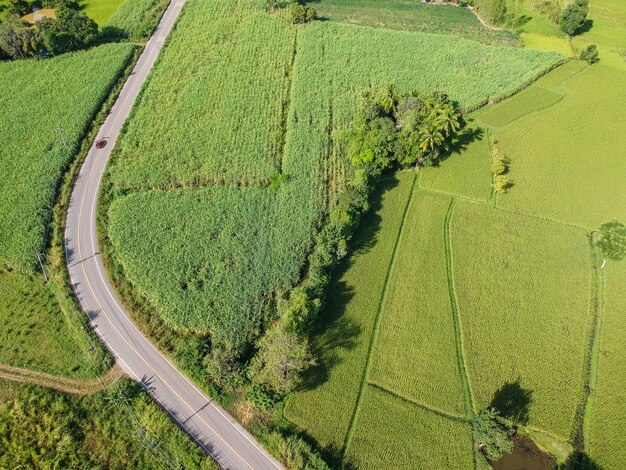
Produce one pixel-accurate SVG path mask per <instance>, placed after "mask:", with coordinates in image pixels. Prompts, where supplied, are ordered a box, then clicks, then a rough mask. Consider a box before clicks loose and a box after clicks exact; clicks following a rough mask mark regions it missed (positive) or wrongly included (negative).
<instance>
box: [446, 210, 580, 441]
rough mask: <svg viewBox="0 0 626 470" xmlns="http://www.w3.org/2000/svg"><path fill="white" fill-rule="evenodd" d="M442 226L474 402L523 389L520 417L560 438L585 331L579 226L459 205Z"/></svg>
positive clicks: (576, 390)
mask: <svg viewBox="0 0 626 470" xmlns="http://www.w3.org/2000/svg"><path fill="white" fill-rule="evenodd" d="M450 232H451V242H452V255H453V257H452V265H453V274H454V281H455V287H456V294H457V297H458V303H459V316H460V318H461V323H462V328H463V339H464V345H465V354H466V362H467V368H468V373H469V379H470V383H471V384H472V391H473V393H474V398H475V401H476V405H477V407H478V408H479V409H481V408H484V407H485V406H487V405H489V404H490V403H491V402H492V400H493V399H494V398H495V397H496V395H497V393H499V394H500V396H501V397H505V396H506V395H507V394H508V395H510V396H516V395H519V396H521V397H523V396H527V397H528V401H529V403H528V405H529V407H528V408H529V409H528V413H527V414H528V416H524V417H523V419H521V420H522V421H523V422H528V423H530V424H532V425H534V426H536V427H539V428H541V429H544V430H547V431H550V432H551V433H552V434H555V435H557V436H560V437H561V438H563V440H566V439H567V438H568V437H569V434H570V431H571V429H572V427H573V422H574V416H575V413H576V406H577V404H578V403H579V402H580V400H581V396H582V391H583V383H582V380H583V378H582V371H583V359H584V351H585V345H586V340H587V338H588V333H587V332H588V330H589V304H590V295H591V294H590V285H591V280H590V274H589V273H590V270H589V263H590V261H589V259H590V255H589V248H588V243H587V238H586V236H585V232H584V230H581V229H578V228H574V227H567V226H561V225H559V224H556V223H554V222H551V221H544V220H541V219H533V218H528V217H525V216H521V215H517V214H512V213H506V212H502V211H499V210H497V209H490V208H488V207H483V206H480V205H477V204H472V203H459V204H457V206H456V208H455V210H454V215H453V217H452V222H451V227H450ZM547 234H550V235H549V236H546V235H547ZM538 357H541V358H542V360H541V361H538V360H537V358H538ZM524 414H526V411H525V412H524Z"/></svg>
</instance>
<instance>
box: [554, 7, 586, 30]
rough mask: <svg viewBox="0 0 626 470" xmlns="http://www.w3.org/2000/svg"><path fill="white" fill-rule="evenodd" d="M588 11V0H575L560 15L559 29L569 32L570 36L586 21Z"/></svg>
mask: <svg viewBox="0 0 626 470" xmlns="http://www.w3.org/2000/svg"><path fill="white" fill-rule="evenodd" d="M588 12H589V0H576V1H575V2H574V3H572V4H571V5H569V6H568V7H567V8H566V9H565V10H563V15H562V16H561V21H560V26H561V31H563V32H564V33H567V34H569V35H570V36H572V35H574V34H576V32H577V31H578V30H579V29H580V28H581V27H582V26H583V25H584V24H585V21H587V13H588Z"/></svg>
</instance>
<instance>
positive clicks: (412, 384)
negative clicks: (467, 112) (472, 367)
mask: <svg viewBox="0 0 626 470" xmlns="http://www.w3.org/2000/svg"><path fill="white" fill-rule="evenodd" d="M450 202H451V200H450V199H449V198H446V197H438V196H437V195H433V194H427V193H421V192H420V193H418V194H416V195H415V196H414V197H413V199H412V200H411V204H410V206H409V209H408V213H407V219H406V222H405V228H404V230H403V232H402V237H401V239H400V245H399V246H398V252H399V253H401V256H399V257H398V258H397V260H396V262H395V265H394V266H393V273H392V275H391V277H390V278H389V281H388V285H389V288H388V292H387V296H386V299H385V308H384V311H383V312H382V313H381V316H382V320H381V325H380V330H379V333H378V338H377V343H376V344H377V347H376V349H375V351H374V362H373V366H372V371H371V374H370V383H374V384H376V385H379V386H381V387H383V388H385V389H387V390H390V391H392V392H394V393H397V394H398V395H400V396H403V397H407V398H410V399H412V400H415V401H418V402H420V403H425V404H427V405H428V406H431V407H433V408H437V409H441V410H444V411H446V412H449V413H453V414H457V415H460V416H463V415H464V414H465V412H466V410H465V406H464V402H463V388H462V384H461V377H460V375H459V368H458V361H457V357H456V351H455V348H454V347H450V346H451V345H454V321H453V310H452V307H451V305H450V295H449V292H448V274H447V269H446V264H445V263H442V262H441V261H442V260H444V259H445V256H446V255H445V243H444V237H443V232H444V225H445V223H444V222H445V219H446V213H447V211H448V208H449V206H450ZM407 345H411V347H407ZM416 358H419V359H418V360H416ZM424 364H429V366H428V367H424Z"/></svg>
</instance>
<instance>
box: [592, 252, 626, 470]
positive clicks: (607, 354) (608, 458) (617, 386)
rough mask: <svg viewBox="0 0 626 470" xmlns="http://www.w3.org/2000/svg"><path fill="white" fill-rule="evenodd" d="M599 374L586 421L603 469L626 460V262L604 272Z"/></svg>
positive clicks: (616, 466)
mask: <svg viewBox="0 0 626 470" xmlns="http://www.w3.org/2000/svg"><path fill="white" fill-rule="evenodd" d="M603 276H604V282H603V289H602V294H603V302H602V312H601V321H600V344H599V363H598V369H599V371H598V375H597V381H596V383H595V384H592V387H594V390H593V393H592V395H591V402H590V405H589V406H590V410H589V415H588V419H587V423H586V424H587V437H588V441H589V455H590V456H591V458H592V459H594V460H595V461H596V462H597V463H598V465H600V466H601V468H607V469H610V468H620V466H621V465H622V464H623V462H624V461H625V460H626V442H625V440H624V432H623V430H624V428H625V427H626V409H625V408H624V403H625V401H624V400H625V398H626V387H625V386H624V377H626V355H624V350H625V349H626V335H624V331H626V317H625V316H624V305H626V290H624V285H626V263H624V262H621V263H613V264H611V263H609V264H608V265H607V267H606V268H605V272H604V273H603Z"/></svg>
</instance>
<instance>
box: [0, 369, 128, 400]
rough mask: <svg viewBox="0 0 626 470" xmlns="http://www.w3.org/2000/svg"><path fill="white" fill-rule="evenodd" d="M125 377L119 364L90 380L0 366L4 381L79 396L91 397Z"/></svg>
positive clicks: (1, 376) (0, 374)
mask: <svg viewBox="0 0 626 470" xmlns="http://www.w3.org/2000/svg"><path fill="white" fill-rule="evenodd" d="M123 376H124V371H123V370H122V369H121V368H120V367H119V366H118V365H117V364H116V365H114V366H113V367H111V369H109V371H108V372H107V373H106V374H105V375H103V376H100V377H95V378H93V379H88V380H77V379H69V378H66V377H58V376H56V375H51V374H46V373H45V372H37V371H34V370H28V369H21V368H19V367H11V366H7V365H6V364H0V378H2V379H6V380H10V381H13V382H20V383H27V384H33V385H39V386H41V387H47V388H52V389H54V390H58V391H60V392H65V393H71V394H73V395H78V396H85V395H90V394H92V393H96V392H99V391H101V390H104V389H105V388H107V387H108V386H109V385H112V384H114V383H115V382H117V381H118V380H120V379H121V378H122V377H123Z"/></svg>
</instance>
